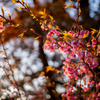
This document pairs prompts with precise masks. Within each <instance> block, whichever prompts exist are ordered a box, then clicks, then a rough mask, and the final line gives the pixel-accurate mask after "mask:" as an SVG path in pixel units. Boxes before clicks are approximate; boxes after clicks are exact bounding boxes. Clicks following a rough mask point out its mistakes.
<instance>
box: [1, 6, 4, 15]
mask: <svg viewBox="0 0 100 100" xmlns="http://www.w3.org/2000/svg"><path fill="white" fill-rule="evenodd" d="M1 13H2V15H3V16H4V10H3V7H2V6H1Z"/></svg>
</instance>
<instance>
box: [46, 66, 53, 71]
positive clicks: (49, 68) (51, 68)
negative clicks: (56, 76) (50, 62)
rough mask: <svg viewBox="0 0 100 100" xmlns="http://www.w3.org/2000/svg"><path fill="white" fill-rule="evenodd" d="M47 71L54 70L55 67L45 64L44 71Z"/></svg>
mask: <svg viewBox="0 0 100 100" xmlns="http://www.w3.org/2000/svg"><path fill="white" fill-rule="evenodd" d="M49 71H55V68H53V67H51V66H47V67H46V72H49Z"/></svg>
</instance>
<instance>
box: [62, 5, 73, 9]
mask: <svg viewBox="0 0 100 100" xmlns="http://www.w3.org/2000/svg"><path fill="white" fill-rule="evenodd" d="M69 7H72V5H67V6H65V7H64V8H65V9H67V8H69Z"/></svg>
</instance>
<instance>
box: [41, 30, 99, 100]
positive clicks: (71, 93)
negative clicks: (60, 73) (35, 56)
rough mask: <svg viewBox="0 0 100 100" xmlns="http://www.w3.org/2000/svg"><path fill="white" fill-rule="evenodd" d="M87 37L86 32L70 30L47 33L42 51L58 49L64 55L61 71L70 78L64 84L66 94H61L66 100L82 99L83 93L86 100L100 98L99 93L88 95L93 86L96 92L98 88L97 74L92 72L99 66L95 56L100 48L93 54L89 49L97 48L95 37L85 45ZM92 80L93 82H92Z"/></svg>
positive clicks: (97, 99) (87, 33) (87, 32)
mask: <svg viewBox="0 0 100 100" xmlns="http://www.w3.org/2000/svg"><path fill="white" fill-rule="evenodd" d="M55 36H57V37H55ZM88 36H89V31H88V30H80V31H79V32H74V31H73V30H70V31H68V32H65V33H62V32H60V31H57V30H56V29H52V30H51V31H50V32H48V34H47V40H46V42H45V45H44V46H43V49H45V50H50V52H54V51H55V49H59V51H60V52H63V53H64V54H65V55H66V58H65V60H64V62H63V65H64V66H62V69H63V70H64V75H66V77H67V78H70V81H69V82H67V84H66V85H67V88H68V89H67V90H66V94H62V96H63V97H65V98H67V100H77V99H78V98H80V97H82V96H81V95H82V94H83V93H87V95H84V96H83V98H84V99H87V100H95V99H96V100H99V97H100V93H98V92H97V93H95V92H92V93H90V94H88V91H89V90H90V89H91V88H92V87H93V86H94V85H95V86H96V90H97V88H98V87H100V82H99V79H98V77H97V73H95V72H94V69H95V68H96V67H98V65H99V61H98V60H97V56H98V54H99V53H100V48H99V47H100V46H99V47H98V48H97V50H96V51H95V53H94V52H93V50H91V49H92V48H95V47H96V46H97V40H96V38H95V37H92V38H91V39H90V41H88V42H87V43H85V38H87V37H88ZM89 48H91V49H89ZM94 78H95V81H94V80H93V79H94ZM78 80H80V84H79V86H78V84H77V82H78ZM74 83H75V84H74ZM75 87H76V88H77V87H79V88H80V89H81V90H80V93H79V94H76V93H77V92H78V91H77V90H76V91H75V89H74V88H75ZM77 89H78V88H77Z"/></svg>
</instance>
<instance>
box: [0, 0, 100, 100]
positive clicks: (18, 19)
mask: <svg viewBox="0 0 100 100" xmlns="http://www.w3.org/2000/svg"><path fill="white" fill-rule="evenodd" d="M24 1H25V2H27V3H28V6H29V7H30V9H31V10H32V11H33V13H34V14H35V15H37V14H38V11H43V10H44V8H46V12H47V14H48V15H52V16H53V17H54V19H55V24H56V25H58V26H59V27H60V29H61V30H67V31H68V30H70V29H71V27H72V25H76V23H75V18H76V11H75V10H74V9H73V8H68V9H64V7H65V5H66V4H70V2H69V0H24ZM72 1H73V4H75V5H76V4H77V3H76V1H77V0H72ZM0 3H1V5H3V7H4V9H7V11H5V16H6V15H7V14H6V13H7V12H8V13H10V14H11V17H12V20H13V22H15V23H16V24H17V23H18V24H23V26H24V27H25V28H27V29H30V28H33V29H34V30H35V31H36V32H37V33H39V34H41V35H43V36H46V34H47V31H42V29H41V28H40V25H39V23H38V22H36V21H34V20H33V19H32V17H31V16H30V15H29V13H28V12H27V11H23V10H18V9H16V8H18V5H20V4H13V5H12V4H11V3H12V2H11V0H0ZM80 7H81V10H82V14H81V16H80V24H81V25H82V26H83V27H84V28H85V29H88V30H90V28H95V29H99V28H100V0H81V1H80ZM6 17H7V16H6ZM4 28H5V30H4V32H3V33H4V38H3V42H4V46H5V48H8V49H7V50H6V52H7V56H8V57H9V58H10V57H11V56H12V58H11V59H10V63H11V64H12V65H13V66H12V68H13V70H14V75H15V79H16V81H17V84H18V86H19V87H20V89H21V90H22V91H24V92H25V95H28V94H30V95H32V97H34V98H35V100H43V98H45V99H47V100H61V98H62V97H61V93H64V92H66V89H65V87H64V86H62V85H63V84H64V83H65V82H67V81H68V79H67V77H66V76H63V74H62V73H63V71H62V66H63V63H62V61H61V60H60V57H61V56H60V55H59V54H58V51H55V53H49V51H44V50H43V49H42V47H43V39H40V38H39V39H38V40H35V39H34V37H36V35H35V34H33V33H29V32H27V33H25V34H24V36H23V37H22V38H20V37H18V35H19V34H21V33H22V32H23V31H24V30H23V29H20V28H14V27H11V26H9V25H8V24H7V23H5V24H4ZM1 49H2V45H1ZM4 59H5V57H1V58H0V64H1V65H0V66H1V67H3V66H6V68H8V65H7V64H6V63H3V60H4ZM46 66H52V67H55V68H56V69H58V70H61V71H62V73H60V74H57V73H55V72H53V71H50V72H47V73H45V75H43V76H41V77H39V75H40V73H41V72H43V71H44V72H46ZM1 72H2V73H3V74H2V75H1V76H0V78H1V83H0V84H1V85H0V86H1V87H0V88H1V89H2V88H3V89H8V88H10V84H8V83H9V82H8V83H7V78H6V76H5V74H4V72H3V70H2V68H1ZM47 76H48V80H47V79H46V77H47ZM62 76H63V77H64V80H62V78H61V77H62ZM45 82H46V84H45V86H44V83H45ZM2 83H3V84H2ZM30 84H31V85H30ZM1 94H2V93H1ZM1 96H2V95H1ZM5 96H6V97H5V98H10V96H9V95H7V94H6V95H5Z"/></svg>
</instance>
